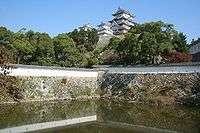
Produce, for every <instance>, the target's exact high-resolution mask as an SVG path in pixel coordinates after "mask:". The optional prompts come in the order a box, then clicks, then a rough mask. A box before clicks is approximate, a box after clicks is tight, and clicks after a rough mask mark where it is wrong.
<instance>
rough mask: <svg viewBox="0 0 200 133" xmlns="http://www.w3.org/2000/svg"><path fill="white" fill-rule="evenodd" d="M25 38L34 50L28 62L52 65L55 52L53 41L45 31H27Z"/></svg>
mask: <svg viewBox="0 0 200 133" xmlns="http://www.w3.org/2000/svg"><path fill="white" fill-rule="evenodd" d="M27 38H28V40H29V42H30V43H31V44H32V46H33V47H34V48H35V52H34V53H33V55H32V58H31V59H30V60H29V62H30V64H36V65H53V64H54V63H55V53H54V45H53V41H52V39H51V38H50V36H49V35H48V34H47V33H39V32H36V33H32V32H29V33H27Z"/></svg>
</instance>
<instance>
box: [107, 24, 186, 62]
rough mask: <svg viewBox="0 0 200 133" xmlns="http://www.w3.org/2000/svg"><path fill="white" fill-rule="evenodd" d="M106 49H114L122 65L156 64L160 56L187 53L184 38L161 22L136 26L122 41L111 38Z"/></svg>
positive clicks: (169, 25)
mask: <svg viewBox="0 0 200 133" xmlns="http://www.w3.org/2000/svg"><path fill="white" fill-rule="evenodd" d="M107 49H114V50H115V52H117V53H118V55H119V57H120V61H119V62H121V63H122V62H123V64H157V63H161V62H160V58H161V56H162V55H166V54H169V53H171V52H173V51H177V52H184V53H187V52H188V46H187V42H186V36H185V35H184V34H183V33H178V32H177V31H176V30H175V29H174V27H173V25H171V24H166V23H164V22H161V21H158V22H150V23H144V24H136V25H135V26H133V27H132V28H131V30H130V31H129V32H128V33H127V34H125V36H124V38H123V39H121V40H120V39H119V38H112V39H111V40H110V44H109V45H108V46H107Z"/></svg>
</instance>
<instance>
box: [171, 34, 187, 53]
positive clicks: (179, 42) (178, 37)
mask: <svg viewBox="0 0 200 133" xmlns="http://www.w3.org/2000/svg"><path fill="white" fill-rule="evenodd" d="M172 43H173V45H174V47H175V49H176V51H177V52H183V53H188V52H189V48H188V44H187V40H186V35H184V34H183V33H176V34H175V35H174V36H173V39H172Z"/></svg>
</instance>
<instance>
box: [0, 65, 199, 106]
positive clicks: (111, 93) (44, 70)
mask: <svg viewBox="0 0 200 133" xmlns="http://www.w3.org/2000/svg"><path fill="white" fill-rule="evenodd" d="M183 68H184V69H183ZM171 69H173V71H172V70H171ZM150 70H151V71H150ZM158 70H159V71H158ZM175 70H181V72H183V73H181V72H179V73H178V71H175ZM198 71H200V69H199V66H198V65H196V66H193V67H191V68H189V67H187V69H186V67H184V66H182V67H175V66H173V67H167V68H166V67H164V68H162V69H158V67H151V68H149V69H147V67H142V68H140V67H138V68H120V67H119V68H108V69H92V70H91V69H73V68H72V69H69V68H51V67H39V66H36V67H34V66H20V67H17V68H14V69H12V70H11V71H10V72H11V73H9V75H10V76H5V77H14V79H13V80H10V81H12V82H8V84H10V85H9V86H8V87H7V88H6V87H4V84H0V85H2V86H3V87H1V86H0V88H1V90H0V92H1V93H0V101H1V102H9V101H15V100H17V101H29V100H34V101H35V100H58V99H80V98H82V99H88V98H94V97H95V98H96V97H102V98H117V99H125V100H129V101H137V102H149V103H156V104H173V103H178V102H181V103H192V104H193V103H195V104H199V105H200V102H199V101H200V74H199V73H197V72H198ZM155 72H157V73H155ZM5 77H4V78H5ZM2 78H3V77H2V76H1V79H2ZM8 79H9V78H8ZM11 79H12V78H11ZM2 81H3V80H2ZM5 83H6V82H5ZM2 88H3V89H2ZM191 101H192V102H191Z"/></svg>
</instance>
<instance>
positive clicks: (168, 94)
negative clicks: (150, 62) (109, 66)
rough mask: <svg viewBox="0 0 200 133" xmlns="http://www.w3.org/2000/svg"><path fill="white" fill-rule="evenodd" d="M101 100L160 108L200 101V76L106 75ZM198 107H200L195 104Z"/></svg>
mask: <svg viewBox="0 0 200 133" xmlns="http://www.w3.org/2000/svg"><path fill="white" fill-rule="evenodd" d="M100 88H101V94H100V95H101V97H106V98H118V99H126V100H130V101H137V102H145V103H146V102H149V103H156V104H173V103H178V102H182V103H184V102H185V103H187V102H186V101H185V100H187V99H188V100H189V98H192V97H193V98H192V99H190V101H191V100H195V99H196V101H198V100H197V99H198V97H197V96H198V95H199V94H200V75H199V74H198V73H187V74H186V73H185V74H180V73H179V74H117V73H105V74H104V75H103V76H102V80H101V81H100ZM195 104H199V102H198V103H195Z"/></svg>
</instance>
